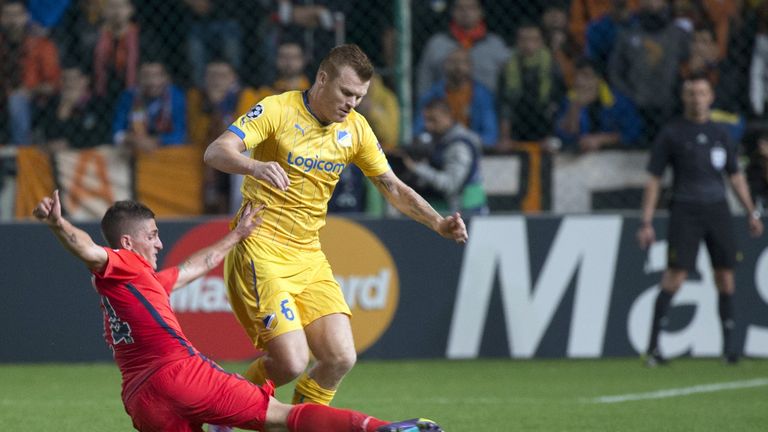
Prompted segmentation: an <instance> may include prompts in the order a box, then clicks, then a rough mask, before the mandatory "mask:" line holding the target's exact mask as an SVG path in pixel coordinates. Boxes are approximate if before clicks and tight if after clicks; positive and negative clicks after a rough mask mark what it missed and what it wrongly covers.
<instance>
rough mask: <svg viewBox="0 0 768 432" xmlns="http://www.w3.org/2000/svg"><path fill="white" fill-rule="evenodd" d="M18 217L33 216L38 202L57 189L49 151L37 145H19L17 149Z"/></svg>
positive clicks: (16, 209) (16, 213) (15, 204)
mask: <svg viewBox="0 0 768 432" xmlns="http://www.w3.org/2000/svg"><path fill="white" fill-rule="evenodd" d="M16 167H17V171H16V199H15V203H14V207H15V211H14V215H15V217H16V219H26V218H31V217H32V210H34V208H35V206H37V203H38V202H39V201H40V200H41V199H42V198H43V197H44V196H48V195H50V194H51V191H53V189H55V183H54V180H53V171H52V170H51V163H50V159H49V157H48V153H45V152H43V151H41V150H39V149H38V148H37V147H19V148H18V149H17V151H16Z"/></svg>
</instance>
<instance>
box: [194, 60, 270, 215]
mask: <svg viewBox="0 0 768 432" xmlns="http://www.w3.org/2000/svg"><path fill="white" fill-rule="evenodd" d="M259 100H260V98H259V97H258V96H257V94H256V90H254V89H253V88H251V87H247V86H243V85H241V84H240V79H239V77H238V76H237V72H235V68H234V66H233V65H232V64H230V63H227V62H226V61H223V60H214V61H212V62H210V63H208V65H207V66H206V67H205V77H204V86H203V87H202V88H193V89H191V90H189V91H188V92H187V124H188V130H189V139H190V143H191V144H193V145H195V146H197V147H199V148H200V149H201V150H203V149H205V147H206V146H207V145H208V143H210V142H211V141H213V140H214V139H216V137H218V136H219V135H221V133H222V132H224V130H225V129H227V126H229V125H230V124H231V123H232V122H233V121H235V119H236V118H237V117H238V116H240V114H242V113H244V112H246V111H248V110H249V109H250V108H251V107H252V106H254V105H256V103H257V102H258V101H259ZM204 170H205V171H204V180H203V181H204V184H203V207H204V209H205V212H206V213H209V214H226V213H228V212H229V208H230V204H229V202H230V191H231V189H232V186H231V184H230V183H231V181H230V175H229V174H227V173H224V172H221V171H218V170H215V169H213V168H211V167H209V166H205V168H204ZM232 192H235V191H232ZM239 204H240V202H239V200H238V201H237V203H236V205H239Z"/></svg>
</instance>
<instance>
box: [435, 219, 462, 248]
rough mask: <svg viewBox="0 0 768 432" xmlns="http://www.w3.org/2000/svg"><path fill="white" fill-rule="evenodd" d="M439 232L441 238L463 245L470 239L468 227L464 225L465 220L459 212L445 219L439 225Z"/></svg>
mask: <svg viewBox="0 0 768 432" xmlns="http://www.w3.org/2000/svg"><path fill="white" fill-rule="evenodd" d="M437 232H438V234H440V235H441V236H443V237H445V238H447V239H451V240H453V241H455V242H456V243H461V244H463V243H466V242H467V239H468V238H469V235H468V234H467V226H466V225H464V219H462V218H461V215H460V214H459V212H456V213H454V214H452V215H450V216H448V217H444V218H443V219H442V220H441V221H440V223H439V224H438V225H437Z"/></svg>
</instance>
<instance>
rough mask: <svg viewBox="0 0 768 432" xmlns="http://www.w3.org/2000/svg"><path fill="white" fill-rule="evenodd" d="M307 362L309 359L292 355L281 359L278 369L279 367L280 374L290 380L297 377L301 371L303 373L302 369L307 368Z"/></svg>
mask: <svg viewBox="0 0 768 432" xmlns="http://www.w3.org/2000/svg"><path fill="white" fill-rule="evenodd" d="M308 363H309V359H306V358H300V357H292V358H289V359H286V360H285V361H283V362H282V364H281V365H280V369H281V372H282V375H283V376H284V377H285V378H286V379H287V380H288V381H292V380H294V379H296V378H298V377H299V376H300V375H301V374H302V373H304V371H305V370H306V369H307V364H308Z"/></svg>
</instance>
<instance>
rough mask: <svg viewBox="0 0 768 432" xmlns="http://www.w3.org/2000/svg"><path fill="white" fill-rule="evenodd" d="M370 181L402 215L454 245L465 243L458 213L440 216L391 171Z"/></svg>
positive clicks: (465, 230)
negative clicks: (451, 241) (428, 228)
mask: <svg viewBox="0 0 768 432" xmlns="http://www.w3.org/2000/svg"><path fill="white" fill-rule="evenodd" d="M370 179H371V181H372V182H373V184H374V185H375V186H376V188H377V189H378V190H379V192H381V194H382V195H384V198H386V199H387V201H389V203H390V204H392V205H393V206H395V208H396V209H398V210H400V211H401V212H402V213H403V214H405V215H407V216H408V217H410V218H411V219H413V220H415V221H417V222H421V223H422V224H424V225H426V226H428V227H430V228H432V229H433V230H434V231H435V232H436V233H438V234H440V235H441V236H443V237H445V238H447V239H451V240H454V241H455V242H456V243H466V242H467V238H468V235H467V227H466V225H465V224H464V220H463V219H462V218H461V215H460V214H459V213H454V214H452V215H450V216H448V217H442V216H440V214H439V213H438V212H436V211H435V209H433V208H432V206H431V205H429V203H428V202H427V200H425V199H424V198H422V197H421V195H419V194H418V193H416V191H414V190H413V189H411V188H410V187H409V186H408V185H406V184H405V183H403V182H402V180H400V179H399V178H397V176H396V175H395V173H394V172H392V170H389V171H387V172H386V173H384V174H382V175H380V176H377V177H370Z"/></svg>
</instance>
